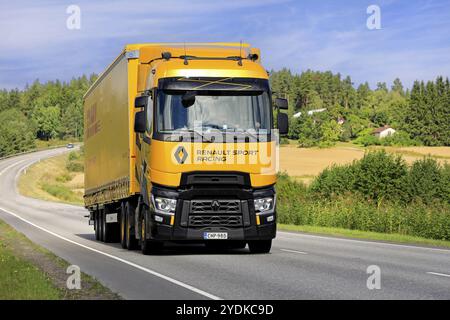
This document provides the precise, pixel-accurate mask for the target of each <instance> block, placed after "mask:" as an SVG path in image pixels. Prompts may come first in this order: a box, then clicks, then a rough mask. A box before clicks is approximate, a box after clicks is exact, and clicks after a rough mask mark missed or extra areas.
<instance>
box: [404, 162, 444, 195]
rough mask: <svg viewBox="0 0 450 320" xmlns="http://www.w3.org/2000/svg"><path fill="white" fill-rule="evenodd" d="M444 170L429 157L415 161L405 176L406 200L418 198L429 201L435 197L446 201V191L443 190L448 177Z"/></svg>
mask: <svg viewBox="0 0 450 320" xmlns="http://www.w3.org/2000/svg"><path fill="white" fill-rule="evenodd" d="M444 170H446V169H445V168H443V167H441V166H440V165H439V163H438V162H437V161H436V160H434V159H431V158H425V159H423V160H418V161H415V162H414V163H413V164H412V166H411V169H410V170H409V173H408V178H407V189H408V200H412V199H414V198H420V199H421V201H422V202H424V203H431V202H433V201H434V200H435V199H442V200H444V201H448V197H449V196H448V192H446V190H445V189H446V186H445V184H446V183H448V177H445V172H444ZM446 179H447V181H445V180H446ZM447 191H448V190H447Z"/></svg>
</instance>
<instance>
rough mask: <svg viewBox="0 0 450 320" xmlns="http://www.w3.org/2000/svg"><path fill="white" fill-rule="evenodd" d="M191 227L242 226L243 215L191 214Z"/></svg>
mask: <svg viewBox="0 0 450 320" xmlns="http://www.w3.org/2000/svg"><path fill="white" fill-rule="evenodd" d="M189 227H194V228H199V227H242V216H227V215H221V216H209V215H200V216H189Z"/></svg>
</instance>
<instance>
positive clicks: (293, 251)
mask: <svg viewBox="0 0 450 320" xmlns="http://www.w3.org/2000/svg"><path fill="white" fill-rule="evenodd" d="M280 250H281V251H284V252H291V253H299V254H308V253H306V252H303V251H297V250H291V249H280Z"/></svg>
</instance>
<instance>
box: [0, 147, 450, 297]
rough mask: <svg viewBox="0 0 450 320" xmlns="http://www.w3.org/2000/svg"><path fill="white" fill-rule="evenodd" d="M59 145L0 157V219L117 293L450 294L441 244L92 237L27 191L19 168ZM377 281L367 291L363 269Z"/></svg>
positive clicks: (62, 210)
mask: <svg viewBox="0 0 450 320" xmlns="http://www.w3.org/2000/svg"><path fill="white" fill-rule="evenodd" d="M64 151H66V150H65V149H54V150H48V151H40V152H35V153H31V154H26V155H21V156H17V157H14V158H9V159H5V160H1V161H0V218H1V219H2V220H4V221H6V222H7V223H9V224H10V225H12V226H13V227H14V228H16V229H17V230H19V231H20V232H22V233H24V234H25V235H26V236H27V237H28V238H30V239H31V240H32V241H34V242H36V243H38V244H40V245H42V246H44V247H46V248H47V249H49V250H50V251H52V252H54V253H55V254H56V255H58V256H60V257H62V258H63V259H65V260H67V261H68V262H69V263H71V264H75V265H78V266H79V267H80V268H81V270H82V271H84V272H85V273H87V274H90V275H92V276H94V277H95V278H97V279H98V280H99V281H100V282H101V283H102V284H104V285H105V286H107V287H109V288H110V289H111V290H112V291H114V292H117V293H119V294H120V295H122V296H123V297H124V298H126V299H238V300H239V299H450V250H446V249H437V248H425V247H415V246H407V245H395V244H386V243H379V242H370V241H359V240H349V239H340V238H333V237H322V236H314V235H305V234H297V233H288V232H278V235H277V239H276V240H275V242H274V245H273V248H272V252H271V253H270V254H265V255H253V254H250V253H249V252H248V249H243V250H235V251H229V252H225V253H214V252H208V251H207V250H206V249H205V248H203V247H202V246H175V245H173V246H170V247H169V248H168V250H167V251H165V252H164V253H162V254H160V255H156V256H144V255H142V254H141V253H140V252H139V251H127V250H124V249H122V248H121V247H120V246H119V244H104V243H99V242H96V241H95V240H94V233H93V228H92V227H91V226H88V223H87V219H86V218H85V217H84V215H86V214H87V211H86V210H85V209H84V208H82V207H77V206H71V205H65V204H60V203H52V202H45V201H41V200H36V199H30V198H26V197H24V196H21V195H19V194H18V192H17V190H16V187H15V186H16V182H17V177H18V175H19V174H20V172H21V170H23V169H24V168H25V167H27V166H29V165H31V164H32V163H34V162H35V161H38V160H39V159H43V158H46V157H50V156H54V155H56V154H59V153H61V152H64ZM372 265H376V266H378V267H379V268H380V270H381V288H380V289H374V290H369V289H368V288H367V279H368V277H369V276H370V275H369V274H367V268H368V267H369V266H372Z"/></svg>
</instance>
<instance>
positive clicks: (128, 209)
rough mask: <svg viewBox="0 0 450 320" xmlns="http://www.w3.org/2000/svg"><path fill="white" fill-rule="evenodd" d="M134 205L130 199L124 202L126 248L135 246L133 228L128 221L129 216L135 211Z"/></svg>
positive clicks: (130, 248)
mask: <svg viewBox="0 0 450 320" xmlns="http://www.w3.org/2000/svg"><path fill="white" fill-rule="evenodd" d="M135 209H136V208H135V207H134V205H133V204H131V202H130V201H127V203H126V204H125V242H126V246H127V249H128V250H134V249H136V248H137V245H138V242H137V240H136V237H135V236H134V234H133V233H134V232H133V228H132V226H131V223H130V218H131V217H132V216H133V215H134V213H135Z"/></svg>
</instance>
